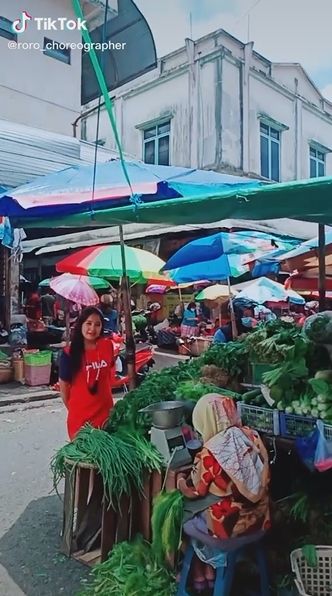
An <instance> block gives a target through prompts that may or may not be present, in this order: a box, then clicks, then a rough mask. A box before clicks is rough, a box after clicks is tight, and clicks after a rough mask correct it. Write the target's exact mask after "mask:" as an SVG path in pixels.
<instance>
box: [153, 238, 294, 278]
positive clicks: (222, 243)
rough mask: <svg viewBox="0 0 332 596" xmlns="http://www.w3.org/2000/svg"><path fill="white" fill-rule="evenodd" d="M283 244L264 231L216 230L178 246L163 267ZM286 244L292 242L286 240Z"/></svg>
mask: <svg viewBox="0 0 332 596" xmlns="http://www.w3.org/2000/svg"><path fill="white" fill-rule="evenodd" d="M280 244H285V241H282V240H281V239H280V238H279V237H278V236H274V235H269V234H265V233H264V232H230V233H229V232H218V233H217V234H212V235H211V236H206V237H204V238H197V239H196V240H193V241H192V242H188V244H185V245H184V246H182V248H180V249H179V250H178V251H177V252H176V253H175V254H174V255H173V256H172V257H171V258H170V259H168V261H167V263H166V265H165V267H164V269H165V270H166V271H168V270H170V269H176V268H178V267H184V266H186V265H191V264H192V263H198V262H201V261H207V260H209V261H210V260H213V259H218V258H219V257H221V256H222V255H244V254H247V255H250V254H254V253H257V252H260V253H266V252H269V251H272V250H274V249H275V248H276V247H278V246H279V245H280ZM287 244H288V246H291V245H292V243H290V242H288V243H287Z"/></svg>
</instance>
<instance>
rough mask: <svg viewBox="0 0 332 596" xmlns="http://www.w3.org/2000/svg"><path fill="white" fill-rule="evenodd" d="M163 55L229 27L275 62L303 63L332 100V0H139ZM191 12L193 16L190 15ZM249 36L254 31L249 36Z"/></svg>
mask: <svg viewBox="0 0 332 596" xmlns="http://www.w3.org/2000/svg"><path fill="white" fill-rule="evenodd" d="M135 3H136V5H137V6H138V8H139V9H140V10H141V11H142V13H143V14H144V16H145V18H146V19H147V21H148V23H149V25H150V27H151V29H152V32H153V35H154V39H155V43H156V46H157V53H158V57H161V56H163V55H164V54H167V53H168V52H171V51H173V50H175V49H177V48H180V47H181V46H183V44H184V39H185V38H186V37H191V26H190V22H192V37H193V39H198V38H199V37H201V36H203V35H206V34H207V33H210V32H211V31H214V30H216V29H225V30H226V31H228V32H229V33H231V34H232V35H234V36H235V37H237V38H238V39H240V40H241V41H244V42H247V41H254V43H255V45H254V48H255V50H256V51H257V52H259V53H261V54H262V55H263V56H265V57H266V58H268V59H269V60H272V61H274V62H299V63H301V64H302V66H303V67H304V68H305V70H306V71H307V73H308V74H309V76H310V77H311V78H312V79H313V81H314V82H315V83H316V85H317V86H318V88H319V89H320V90H321V92H322V93H323V95H324V96H325V97H326V98H327V99H330V100H331V101H332V34H331V23H332V0H315V1H313V0H166V1H163V0H135ZM190 15H191V18H190ZM248 34H249V35H248Z"/></svg>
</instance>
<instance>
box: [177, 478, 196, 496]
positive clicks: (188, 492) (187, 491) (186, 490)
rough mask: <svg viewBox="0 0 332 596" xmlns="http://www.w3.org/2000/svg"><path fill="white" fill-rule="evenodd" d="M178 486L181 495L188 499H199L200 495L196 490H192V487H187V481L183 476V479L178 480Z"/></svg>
mask: <svg viewBox="0 0 332 596" xmlns="http://www.w3.org/2000/svg"><path fill="white" fill-rule="evenodd" d="M176 484H177V489H178V490H179V491H180V493H182V494H183V495H184V496H185V497H187V499H197V498H198V496H199V495H198V494H197V492H196V491H195V489H193V488H190V486H188V485H187V481H186V479H185V477H184V476H183V475H181V477H180V478H178V480H177V483H176Z"/></svg>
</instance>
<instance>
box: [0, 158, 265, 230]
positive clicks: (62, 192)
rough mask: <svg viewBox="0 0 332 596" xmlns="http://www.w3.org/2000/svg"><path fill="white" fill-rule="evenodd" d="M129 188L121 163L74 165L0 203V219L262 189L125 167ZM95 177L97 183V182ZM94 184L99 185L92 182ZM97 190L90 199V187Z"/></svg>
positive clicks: (223, 177)
mask: <svg viewBox="0 0 332 596" xmlns="http://www.w3.org/2000/svg"><path fill="white" fill-rule="evenodd" d="M126 169H127V172H128V176H129V179H130V182H131V189H132V191H133V193H134V196H133V197H132V193H131V189H130V188H129V185H128V182H127V180H126V178H125V175H124V171H123V166H122V164H121V161H120V160H112V161H109V162H106V163H98V164H97V166H96V171H95V172H94V166H90V165H84V166H73V167H70V168H66V169H65V170H62V171H60V172H56V173H53V174H48V175H47V176H42V177H40V178H38V179H37V180H34V181H33V182H30V183H28V184H25V185H23V186H21V187H19V188H17V189H15V190H11V191H8V190H7V191H6V192H5V193H4V194H3V195H2V196H1V198H0V215H7V216H9V217H11V218H23V219H25V218H30V217H33V218H35V217H36V218H40V217H44V218H45V217H46V218H47V217H52V218H53V217H68V216H71V215H74V214H80V213H87V212H90V217H91V211H99V210H105V209H113V208H116V207H120V208H121V207H128V206H129V207H130V209H131V210H133V211H134V209H133V202H135V201H137V202H140V203H141V204H142V205H143V204H145V203H150V202H154V201H160V200H168V199H174V198H179V197H188V196H192V195H195V196H196V195H198V196H203V195H206V194H207V193H215V192H218V193H224V192H229V191H232V192H233V191H236V190H237V191H241V192H242V190H244V189H246V188H258V187H260V186H262V185H263V183H262V182H260V181H258V180H253V179H250V178H243V177H240V176H230V175H228V174H219V173H217V172H212V171H206V170H192V169H188V168H180V167H173V166H156V165H149V164H144V163H142V162H139V161H132V162H127V163H126ZM94 174H95V179H94ZM94 180H95V183H94ZM93 186H94V188H95V190H94V193H93V195H92V188H93Z"/></svg>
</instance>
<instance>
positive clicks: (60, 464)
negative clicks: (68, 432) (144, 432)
mask: <svg viewBox="0 0 332 596" xmlns="http://www.w3.org/2000/svg"><path fill="white" fill-rule="evenodd" d="M68 460H69V462H72V463H73V464H78V463H87V464H92V465H94V466H95V467H96V468H97V470H98V472H99V473H100V474H101V476H102V478H103V483H104V489H105V494H106V497H107V499H108V500H109V501H110V502H111V503H113V504H114V502H118V501H119V500H120V498H121V496H122V495H130V494H131V492H132V490H133V489H136V490H138V491H139V492H142V491H143V474H144V472H145V471H147V472H149V471H150V472H151V471H153V470H161V467H162V457H161V455H160V454H159V453H158V451H157V450H156V449H155V447H154V446H153V445H152V444H151V443H150V442H149V441H147V440H146V439H145V438H144V437H143V436H141V435H140V434H139V433H137V432H136V433H135V432H131V433H128V432H124V431H121V432H118V433H113V434H110V433H108V432H105V431H104V430H100V429H96V428H92V427H91V426H89V425H86V426H85V427H83V428H82V430H81V431H80V432H79V433H78V435H77V437H76V438H75V439H74V440H73V441H72V442H71V443H68V444H66V445H65V446H64V447H62V448H61V449H60V450H59V451H58V452H57V453H56V454H55V456H54V457H53V459H52V461H51V469H52V472H53V482H54V486H55V487H57V486H58V483H59V481H60V480H61V478H63V476H64V475H65V472H66V469H67V468H68V466H70V464H69V463H68Z"/></svg>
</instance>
